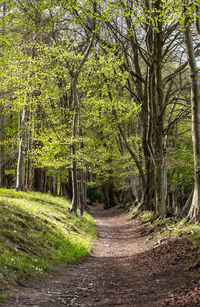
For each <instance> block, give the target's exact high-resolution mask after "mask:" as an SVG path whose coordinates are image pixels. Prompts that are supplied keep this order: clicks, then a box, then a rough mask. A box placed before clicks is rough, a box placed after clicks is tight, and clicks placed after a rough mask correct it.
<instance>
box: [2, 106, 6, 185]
mask: <svg viewBox="0 0 200 307" xmlns="http://www.w3.org/2000/svg"><path fill="white" fill-rule="evenodd" d="M5 186H6V175H5V149H4V105H3V102H2V101H1V188H5Z"/></svg>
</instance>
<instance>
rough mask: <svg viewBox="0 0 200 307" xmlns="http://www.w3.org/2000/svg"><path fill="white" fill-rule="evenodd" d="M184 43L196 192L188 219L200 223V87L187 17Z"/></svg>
mask: <svg viewBox="0 0 200 307" xmlns="http://www.w3.org/2000/svg"><path fill="white" fill-rule="evenodd" d="M183 35H184V43H185V47H186V54H187V59H188V65H189V75H190V83H191V108H192V140H193V152H194V192H193V198H192V203H191V207H190V211H189V213H188V217H189V218H190V219H192V220H195V221H200V87H199V76H198V68H197V63H196V58H195V52H194V46H193V40H192V34H191V29H190V25H189V23H188V18H187V16H186V17H185V30H184V31H183Z"/></svg>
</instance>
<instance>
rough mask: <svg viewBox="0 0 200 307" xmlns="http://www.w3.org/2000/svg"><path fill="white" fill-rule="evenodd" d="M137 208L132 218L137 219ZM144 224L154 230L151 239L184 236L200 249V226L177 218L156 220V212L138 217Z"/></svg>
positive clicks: (140, 214)
mask: <svg viewBox="0 0 200 307" xmlns="http://www.w3.org/2000/svg"><path fill="white" fill-rule="evenodd" d="M137 209H138V208H137V207H134V208H133V209H132V210H131V214H132V218H135V214H136V212H137ZM136 218H138V219H139V220H141V221H142V223H144V224H147V225H149V226H150V227H151V228H152V234H151V236H150V237H152V238H153V237H156V238H158V237H159V238H163V237H167V236H169V235H178V234H184V235H185V237H186V238H188V239H189V240H190V241H191V242H192V243H193V244H194V245H195V246H197V247H199V248H200V224H196V223H192V222H189V221H188V220H187V219H186V218H182V219H179V220H175V218H173V217H172V218H170V217H169V218H166V217H165V218H163V219H162V218H156V219H154V212H152V211H143V212H141V213H139V214H137V215H136Z"/></svg>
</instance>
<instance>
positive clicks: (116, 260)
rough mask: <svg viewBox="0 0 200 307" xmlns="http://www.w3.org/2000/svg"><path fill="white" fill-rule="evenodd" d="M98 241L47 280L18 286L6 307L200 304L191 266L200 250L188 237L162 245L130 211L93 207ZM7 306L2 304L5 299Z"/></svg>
mask: <svg viewBox="0 0 200 307" xmlns="http://www.w3.org/2000/svg"><path fill="white" fill-rule="evenodd" d="M91 210H92V213H93V215H94V218H95V219H96V223H97V231H98V240H97V242H96V244H95V246H94V249H93V252H92V253H91V254H90V255H89V256H87V257H86V258H85V259H82V260H81V261H79V262H78V263H76V264H73V265H71V266H68V267H66V268H62V269H60V270H59V271H56V273H54V274H53V276H51V277H48V278H47V279H42V280H37V282H34V283H31V284H30V285H27V286H26V287H19V288H15V289H14V290H15V293H16V298H15V299H14V298H13V300H11V301H10V302H9V303H8V304H4V305H2V306H9V307H11V306H12V307H13V306H17V307H22V306H24V307H25V306H34V307H42V306H48V307H59V306H60V307H62V306H73V307H76V306H79V307H95V306H101V307H103V306H105V307H109V306H123V307H126V306H138V307H143V306H186V307H188V306H200V290H199V289H200V283H199V284H198V282H196V284H195V283H194V282H193V281H192V278H194V277H195V276H197V273H198V276H200V274H199V271H198V270H199V269H195V270H192V271H191V270H190V271H189V270H188V269H187V268H188V265H189V263H193V262H195V261H196V260H197V259H198V251H197V249H195V248H194V247H193V246H192V244H190V243H189V242H188V241H186V240H184V239H183V238H182V237H178V238H173V239H168V240H165V241H163V242H161V244H160V245H159V246H156V242H153V241H151V240H148V236H147V231H145V229H144V227H143V226H142V225H140V224H139V222H137V221H133V220H132V221H130V220H129V217H128V214H127V213H118V212H117V211H116V209H109V210H103V208H102V207H93V208H91ZM0 305H1V304H0Z"/></svg>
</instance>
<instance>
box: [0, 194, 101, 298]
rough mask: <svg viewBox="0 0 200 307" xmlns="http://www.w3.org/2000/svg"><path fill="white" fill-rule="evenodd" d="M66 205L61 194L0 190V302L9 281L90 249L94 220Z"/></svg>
mask: <svg viewBox="0 0 200 307" xmlns="http://www.w3.org/2000/svg"><path fill="white" fill-rule="evenodd" d="M69 205H70V204H69V201H67V200H66V198H64V197H54V196H51V195H49V194H43V193H37V192H16V191H15V190H8V189H0V302H2V303H3V302H4V301H5V298H4V296H3V291H4V290H5V289H6V288H7V287H8V286H9V284H13V283H16V282H19V281H22V280H25V279H27V278H31V277H35V276H38V275H41V274H43V273H45V272H48V271H50V270H51V269H52V268H53V267H54V266H56V265H64V264H67V263H71V262H74V261H76V260H78V259H79V258H80V257H83V256H84V255H86V254H88V253H89V252H90V250H91V248H92V241H93V240H94V238H95V236H96V230H95V227H94V221H93V219H92V217H91V216H90V215H89V214H88V213H85V215H84V217H82V218H78V217H76V216H75V215H73V214H71V213H70V212H69Z"/></svg>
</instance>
